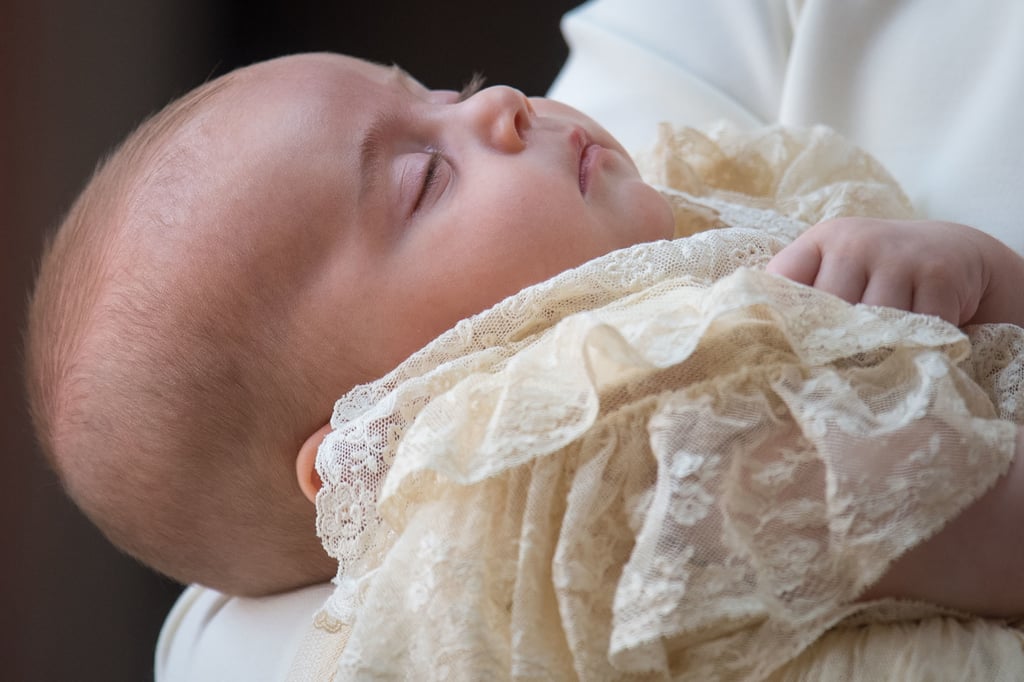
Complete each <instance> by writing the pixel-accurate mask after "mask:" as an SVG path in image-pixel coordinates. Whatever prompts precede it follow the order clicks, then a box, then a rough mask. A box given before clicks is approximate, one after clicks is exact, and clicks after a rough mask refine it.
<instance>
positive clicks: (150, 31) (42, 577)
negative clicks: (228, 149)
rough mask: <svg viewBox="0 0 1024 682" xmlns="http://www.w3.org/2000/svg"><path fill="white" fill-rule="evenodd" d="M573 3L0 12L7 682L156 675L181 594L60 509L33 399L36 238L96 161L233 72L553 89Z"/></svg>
mask: <svg viewBox="0 0 1024 682" xmlns="http://www.w3.org/2000/svg"><path fill="white" fill-rule="evenodd" d="M577 4H579V0H575V1H574V0H519V1H518V2H510V3H484V2H474V1H472V0H452V1H449V2H444V3H417V2H394V1H391V2H388V1H380V0H379V1H377V2H372V3H371V2H366V3H357V2H345V1H339V0H336V1H334V2H327V1H318V0H291V1H290V2H284V1H283V0H278V1H276V2H264V3H260V2H251V1H250V2H242V1H241V0H219V1H218V0H90V1H88V2H86V1H84V0H0V239H2V240H3V241H2V242H0V254H2V257H3V264H2V266H0V276H2V277H3V282H2V284H0V304H2V306H0V314H2V316H3V317H2V321H0V330H2V335H3V337H2V343H3V349H2V355H0V357H2V360H0V362H2V366H3V383H2V393H0V429H2V431H0V435H2V441H0V445H2V448H3V457H4V462H5V466H4V472H3V474H2V477H0V481H2V483H0V486H2V488H0V501H2V502H0V503H2V505H3V508H2V509H0V524H2V525H0V527H2V529H3V535H2V536H0V541H2V543H3V554H2V555H0V556H2V559H0V590H2V592H0V595H2V601H0V613H2V619H0V624H2V630H0V642H2V644H0V647H2V649H0V679H3V680H12V681H16V680H32V681H35V680H46V681H48V680H75V681H79V682H90V681H92V680H97V681H100V680H102V681H105V682H119V681H121V680H147V679H151V677H152V655H153V647H154V643H155V641H156V636H157V632H158V630H159V627H160V624H161V622H162V620H163V617H164V615H165V614H166V612H167V610H168V608H169V607H170V605H171V603H172V602H173V601H174V599H175V598H176V597H177V595H178V592H179V589H180V588H179V587H178V586H177V585H174V584H173V583H170V582H168V581H166V580H163V579H161V578H159V577H158V576H155V575H154V574H152V573H150V572H149V571H147V570H146V569H144V568H142V567H140V566H138V565H136V564H135V563H134V562H132V561H131V560H129V559H127V558H125V557H123V556H121V555H119V554H118V553H117V552H116V551H115V550H113V549H112V548H110V547H109V546H107V544H106V542H105V541H104V539H103V538H102V537H101V536H100V535H99V534H98V533H97V532H96V531H94V530H93V529H92V528H91V527H90V526H89V525H88V524H87V523H86V522H85V520H84V519H83V518H82V517H81V516H80V515H79V514H78V513H77V512H76V511H75V510H74V509H73V508H72V507H71V506H70V505H69V504H68V503H67V502H66V501H65V500H64V498H63V496H62V493H61V491H60V489H59V486H58V485H57V483H56V481H55V479H54V477H53V475H52V474H51V473H50V472H49V471H47V470H46V468H45V466H44V465H43V464H42V462H41V461H40V456H39V455H38V453H37V452H36V449H35V446H34V443H33V439H32V434H31V430H30V428H29V425H28V420H27V417H26V415H25V409H24V406H23V401H22V389H21V370H20V356H21V351H20V334H21V328H22V318H23V312H24V301H25V297H26V295H27V291H28V289H29V286H30V282H31V280H32V275H33V270H34V267H35V262H36V259H37V256H38V253H39V250H40V248H41V245H42V242H43V239H44V236H45V234H46V233H47V231H48V230H50V229H52V228H53V227H54V226H55V225H56V224H57V222H58V221H59V220H60V217H61V216H62V214H63V213H64V212H65V211H66V210H67V208H68V206H69V205H70V203H71V201H72V199H73V198H74V196H75V194H76V193H77V192H78V191H79V189H80V188H81V187H82V185H83V184H84V182H85V181H86V179H87V178H88V176H89V174H90V172H91V171H92V169H93V167H94V165H95V164H96V162H97V160H98V159H99V158H100V157H101V156H102V155H103V154H104V153H105V152H106V151H108V150H109V149H110V148H111V147H112V146H113V145H114V144H116V143H117V142H118V141H119V140H121V139H122V138H123V137H124V136H125V135H126V134H127V133H128V131H129V130H130V129H131V128H132V127H134V126H135V125H136V124H137V123H138V122H139V121H140V120H141V119H142V118H143V117H145V116H146V115H148V114H149V113H152V112H153V111H155V110H157V109H159V108H160V107H162V106H163V105H164V104H166V103H167V102H168V101H170V100H171V99H173V98H174V97H176V96H178V95H181V94H183V93H184V92H186V91H188V90H190V89H191V88H192V87H194V86H196V85H198V84H199V83H201V82H203V81H204V80H207V79H208V78H211V77H215V76H218V75H220V74H222V73H224V72H226V71H229V70H231V69H232V68H234V67H236V66H240V65H243V64H246V63H249V62H252V61H257V60H261V59H265V58H269V57H274V56H277V55H281V54H286V53H289V52H299V51H309V50H332V51H338V52H346V53H349V54H354V55H357V56H361V57H366V58H369V59H374V60H377V61H381V62H385V63H389V62H396V63H398V64H401V65H402V66H404V67H405V68H407V69H408V70H409V71H410V72H412V74H413V75H415V76H417V77H418V78H419V79H420V80H421V81H423V82H424V83H425V84H426V85H428V86H430V87H448V88H458V87H460V86H461V85H462V84H463V83H464V82H465V81H466V80H467V79H468V77H469V76H470V75H471V74H472V73H473V72H475V71H479V72H481V73H483V74H484V75H485V76H487V78H488V81H489V82H491V83H508V84H511V85H515V86H517V87H519V88H520V89H522V90H524V91H525V92H526V93H527V94H542V93H543V92H544V91H545V90H546V89H547V87H548V85H549V84H550V82H551V80H552V79H553V78H554V76H555V74H556V73H557V71H558V68H559V66H560V65H561V63H562V61H563V60H564V58H565V56H566V48H565V46H564V44H563V42H562V39H561V35H560V33H559V30H558V19H559V17H560V16H561V14H562V13H564V12H565V11H566V10H568V9H569V8H571V7H573V6H574V5H577Z"/></svg>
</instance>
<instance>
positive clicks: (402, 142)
mask: <svg viewBox="0 0 1024 682" xmlns="http://www.w3.org/2000/svg"><path fill="white" fill-rule="evenodd" d="M235 76H236V77H235V78H233V82H232V83H231V85H230V87H228V88H226V89H225V90H224V93H223V97H220V98H219V99H218V100H217V101H216V103H212V104H211V110H210V111H209V112H207V116H205V117H204V119H203V121H202V123H201V128H202V130H203V131H204V133H203V134H204V135H205V136H206V137H207V138H208V139H209V140H210V141H212V142H211V143H212V145H213V151H212V152H211V157H210V163H211V164H212V166H213V170H211V171H210V173H211V177H216V178H218V180H217V182H218V183H219V184H220V185H221V186H222V189H221V190H219V192H218V197H219V198H218V200H217V201H218V202H219V209H218V210H219V211H220V214H221V215H222V217H223V219H221V218H218V219H217V220H215V221H213V223H215V224H218V225H220V227H219V228H218V229H221V230H223V234H221V235H220V236H219V237H218V236H216V235H211V236H212V237H213V241H214V242H216V240H217V239H230V240H232V241H233V242H235V243H236V244H240V245H242V246H243V247H244V249H243V250H242V252H243V253H248V254H252V257H254V258H257V257H263V258H264V259H265V260H269V261H273V262H274V263H276V265H274V266H273V267H269V266H267V265H266V263H264V264H263V265H261V266H260V267H246V266H245V265H244V264H241V272H243V273H245V275H246V276H248V277H251V278H254V279H256V278H259V280H260V281H259V286H261V287H263V288H268V287H269V288H271V289H275V290H276V291H279V292H280V295H281V296H285V297H287V299H288V301H289V303H288V304H287V306H284V307H285V308H286V309H287V314H288V315H290V316H293V319H294V320H296V321H297V323H299V324H301V325H304V329H305V330H306V331H307V332H309V333H310V336H312V337H316V336H320V337H321V338H329V339H333V340H334V341H333V342H331V343H327V342H324V345H323V346H322V347H321V348H320V349H319V350H322V351H325V352H329V353H333V354H337V353H338V352H339V351H342V352H344V353H346V357H347V360H348V362H350V363H351V364H352V365H353V366H354V367H356V368H357V369H358V371H356V374H357V376H356V379H357V380H366V379H369V378H373V377H375V376H378V375H380V374H383V373H384V372H386V371H388V370H389V369H391V368H392V367H393V366H394V365H396V364H397V363H398V362H400V361H401V360H402V359H403V358H404V357H406V356H407V355H408V354H409V353H411V352H412V351H414V350H416V349H417V348H419V347H420V346H422V345H423V344H425V343H426V342H427V341H429V340H430V339H432V338H433V337H434V336H436V335H438V334H439V333H441V332H442V331H444V330H445V329H447V328H449V327H450V326H452V325H453V324H454V323H455V322H456V321H458V320H459V319H461V318H463V317H466V316H469V315H472V314H474V313H477V312H480V311H481V310H484V309H485V308H487V307H489V306H490V305H493V304H494V303H496V302H498V301H500V300H501V299H502V298H504V297H506V296H508V295H510V294H513V293H515V292H516V291H518V290H520V289H522V288H523V287H525V286H528V285H531V284H535V283H537V282H539V281H541V280H544V279H547V278H549V277H551V276H553V275H555V274H557V273H558V272H561V271H563V270H566V269H568V268H571V267H574V266H577V265H579V264H581V263H583V262H585V261H587V260H590V259H592V258H594V257H597V256H600V255H603V254H605V253H608V252H610V251H613V250H615V249H618V248H622V247H626V246H630V245H632V244H636V243H639V242H644V241H651V240H655V239H662V238H668V237H670V236H671V234H672V217H671V212H670V210H669V208H668V206H667V205H666V203H665V202H664V200H663V199H662V198H661V197H660V196H659V195H658V194H657V192H656V191H654V190H653V189H652V188H651V187H649V186H648V185H646V184H645V183H643V182H642V181H641V180H640V177H639V174H638V173H637V170H636V167H635V166H634V164H633V162H632V161H631V159H630V158H629V156H628V155H627V153H626V151H625V150H624V149H623V148H622V147H621V146H620V145H619V144H618V142H616V141H615V140H614V139H613V138H612V137H611V136H610V135H609V134H608V133H607V132H606V131H604V130H603V129H602V128H600V127H599V126H598V125H597V124H596V123H594V122H593V121H592V120H590V119H589V118H588V117H586V116H584V115H583V114H581V113H579V112H578V111H576V110H574V109H571V108H569V107H567V106H564V105H562V104H559V103H556V102H553V101H549V100H544V99H528V98H526V97H525V96H524V95H523V94H522V93H520V92H519V91H517V90H514V89H511V88H507V87H502V86H496V87H490V88H487V89H484V90H481V91H479V92H477V93H475V94H472V95H470V96H468V97H465V98H463V97H460V95H459V93H456V92H452V91H431V90H428V89H426V88H425V87H423V86H422V85H421V84H419V83H418V82H416V81H415V80H413V79H412V78H410V77H409V76H407V75H406V74H404V73H403V72H401V71H399V70H397V69H394V68H388V67H383V66H379V65H375V64H369V63H367V62H363V61H360V60H356V59H352V58H348V57H343V56H339V55H300V56H295V57H289V58H284V59H279V60H275V61H271V62H265V63H263V64H258V65H256V66H254V67H250V68H248V69H245V70H243V71H241V72H238V73H236V74H235ZM227 226H230V227H227ZM339 337H344V340H339ZM363 375H365V376H363Z"/></svg>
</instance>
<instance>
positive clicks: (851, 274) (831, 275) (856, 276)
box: [813, 255, 868, 303]
mask: <svg viewBox="0 0 1024 682" xmlns="http://www.w3.org/2000/svg"><path fill="white" fill-rule="evenodd" d="M867 283H868V276H867V273H865V272H864V270H863V269H862V268H861V267H860V266H859V264H858V263H856V262H853V261H851V260H850V259H846V258H830V257H829V256H827V255H826V256H825V259H824V260H823V261H822V264H821V267H820V268H818V275H817V276H816V277H815V278H814V284H813V286H814V288H815V289H821V290H822V291H827V292H828V293H830V294H834V295H836V296H838V297H839V298H841V299H843V300H844V301H847V302H849V303H860V301H861V298H862V297H863V295H864V288H865V287H866V286H867Z"/></svg>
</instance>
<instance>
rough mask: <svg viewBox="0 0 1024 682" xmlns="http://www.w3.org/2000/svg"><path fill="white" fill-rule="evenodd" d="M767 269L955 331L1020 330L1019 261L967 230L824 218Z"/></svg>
mask: <svg viewBox="0 0 1024 682" xmlns="http://www.w3.org/2000/svg"><path fill="white" fill-rule="evenodd" d="M768 271H769V272H774V273H777V274H780V275H784V276H786V277H789V278H790V279H793V280H795V281H797V282H801V283H803V284H808V285H811V286H814V287H815V288H818V289H822V290H824V291H828V292H829V293H832V294H835V295H837V296H839V297H841V298H843V299H845V300H847V301H850V302H851V303H867V304H871V305H884V306H890V307H893V308H900V309H903V310H909V311H912V312H916V313H926V314H930V315H938V316H939V317H941V318H943V319H945V320H946V321H948V322H952V323H953V324H955V325H958V326H962V325H965V324H980V323H983V322H1012V323H1013V324H1016V325H1019V326H1024V259H1022V258H1021V257H1020V256H1018V255H1017V254H1016V253H1015V252H1014V251H1013V250H1012V249H1010V248H1009V247H1008V246H1006V245H1005V244H1003V243H1002V242H1000V241H999V240H997V239H995V238H994V237H991V236H989V235H987V234H985V233H984V232H981V231H979V230H976V229H974V228H971V227H967V226H966V225H959V224H956V223H946V222H933V221H898V220H878V219H872V218H839V219H835V220H828V221H825V222H823V223H819V224H817V225H815V226H814V227H812V228H810V229H809V230H807V231H806V232H804V233H803V234H802V235H801V236H800V237H798V238H797V239H796V240H795V241H794V242H793V243H792V244H790V245H789V246H787V247H786V248H785V249H783V250H782V251H780V252H779V253H778V254H777V255H776V256H775V258H773V259H772V260H771V262H770V263H769V264H768Z"/></svg>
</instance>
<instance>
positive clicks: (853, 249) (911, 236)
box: [768, 218, 1024, 616]
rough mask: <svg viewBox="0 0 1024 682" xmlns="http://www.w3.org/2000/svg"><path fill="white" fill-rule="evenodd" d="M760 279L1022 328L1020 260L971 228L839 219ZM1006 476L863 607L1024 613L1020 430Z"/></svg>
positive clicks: (811, 234)
mask: <svg viewBox="0 0 1024 682" xmlns="http://www.w3.org/2000/svg"><path fill="white" fill-rule="evenodd" d="M768 270H769V271H772V272H775V273H778V274H782V275H785V276H787V277H790V278H792V279H795V280H797V281H799V282H802V283H804V284H809V285H813V286H814V287H816V288H820V289H823V290H825V291H829V292H830V293H833V294H836V295H838V296H840V297H842V298H844V299H846V300H847V301H850V302H854V303H857V302H862V303H868V304H874V305H886V306H892V307H896V308H902V309H904V310H911V311H913V312H918V313H928V314H933V315H939V316H940V317H942V318H944V319H945V320H947V321H949V322H952V323H954V324H957V325H963V324H968V323H983V322H1012V323H1014V324H1017V325H1020V326H1024V259H1021V257H1020V256H1018V255H1017V254H1016V253H1015V252H1013V251H1012V250H1011V249H1010V248H1009V247H1007V246H1006V245H1005V244H1003V243H1002V242H1000V241H998V240H996V239H994V238H992V237H990V236H989V235H987V234H985V233H983V232H980V231H978V230H975V229H973V228H970V227H967V226H964V225H958V224H954V223H943V222H901V221H887V220H873V219H866V218H844V219H838V220H832V221H827V222H824V223H821V224H819V225H816V226H814V227H812V228H811V229H809V230H808V231H807V232H805V233H804V234H803V235H801V236H800V237H799V238H798V239H797V240H795V241H794V242H793V243H792V244H791V245H790V246H788V247H787V248H785V249H783V250H782V251H781V252H779V254H778V255H777V256H776V257H775V258H774V259H773V260H772V261H771V262H770V263H769V265H768ZM1017 453H1018V456H1017V457H1015V459H1014V462H1013V463H1012V464H1011V466H1010V470H1009V472H1008V473H1007V475H1005V476H1004V477H1002V478H1001V479H1000V480H999V481H998V482H997V483H996V485H995V486H993V488H992V489H991V490H989V491H988V492H987V493H986V494H985V495H983V496H982V497H981V498H980V499H979V500H977V501H976V502H975V503H974V504H972V505H971V506H970V507H968V508H967V509H966V510H965V511H964V512H963V513H962V514H960V515H959V516H957V517H956V518H955V519H953V520H951V521H950V522H949V523H948V524H947V525H946V526H945V527H944V528H943V529H942V530H941V531H940V532H939V533H937V534H936V535H935V536H933V537H932V538H930V539H929V540H927V541H925V542H923V543H921V544H920V545H917V546H916V547H914V548H913V549H911V550H910V551H908V552H907V553H906V554H904V555H903V556H902V557H900V558H899V559H898V560H897V561H895V562H894V563H893V564H892V566H891V567H890V568H889V570H888V571H886V573H885V574H884V575H883V576H882V578H881V579H880V580H879V581H878V582H876V583H875V584H874V585H872V586H871V588H870V589H869V590H868V591H867V592H866V593H865V594H864V595H863V598H864V599H877V598H881V597H898V598H904V599H918V600H923V601H927V602H932V603H935V604H941V605H943V606H947V607H950V608H954V609H959V610H962V611H966V612H971V613H977V614H981V615H986V616H1019V615H1021V614H1022V613H1024V577H1022V576H1024V458H1022V457H1021V456H1020V455H1021V454H1022V453H1024V430H1022V429H1020V428H1018V435H1017Z"/></svg>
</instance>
